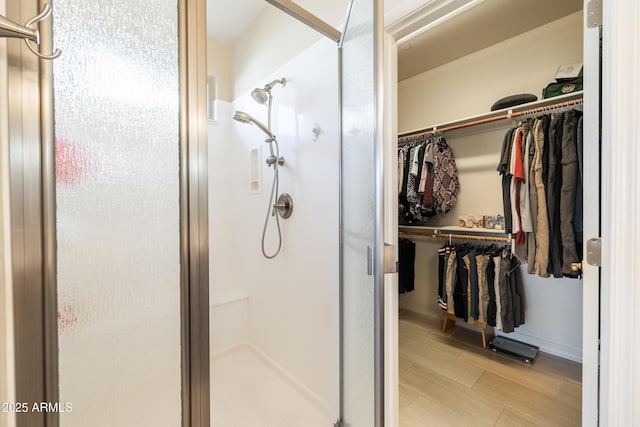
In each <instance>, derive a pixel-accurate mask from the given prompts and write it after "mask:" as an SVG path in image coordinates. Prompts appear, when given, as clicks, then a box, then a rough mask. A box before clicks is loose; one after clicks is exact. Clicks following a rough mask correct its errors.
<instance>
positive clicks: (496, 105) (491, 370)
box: [387, 0, 599, 426]
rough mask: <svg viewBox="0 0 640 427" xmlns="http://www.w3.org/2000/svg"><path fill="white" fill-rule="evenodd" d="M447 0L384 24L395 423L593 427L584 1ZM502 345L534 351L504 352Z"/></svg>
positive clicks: (588, 50)
mask: <svg viewBox="0 0 640 427" xmlns="http://www.w3.org/2000/svg"><path fill="white" fill-rule="evenodd" d="M444 3H447V2H443V3H441V4H442V8H443V9H442V10H438V8H437V7H433V8H432V10H430V11H429V10H425V8H426V9H428V5H427V6H424V7H423V8H422V9H419V10H417V11H416V16H415V18H413V19H411V18H410V17H405V19H404V24H403V25H404V27H402V25H401V24H402V22H400V24H395V27H394V26H392V27H388V28H387V30H388V31H389V32H391V33H392V34H393V36H394V38H395V41H396V42H397V52H398V55H397V56H398V68H397V70H398V91H397V96H398V101H397V104H398V105H397V110H398V116H397V118H398V123H397V131H398V138H397V147H396V149H395V151H396V153H397V155H398V168H397V172H396V171H394V175H396V176H397V178H398V181H397V195H398V224H399V225H398V235H399V242H398V247H399V263H398V267H399V277H398V288H399V296H398V301H399V327H398V329H399V344H398V348H399V353H398V360H399V368H398V371H399V388H400V401H399V408H400V410H399V414H400V415H399V418H400V425H402V426H423V425H425V426H426V425H458V426H466V425H502V426H512V425H545V426H550V425H563V426H564V425H580V424H581V423H582V421H583V417H585V415H583V414H587V415H586V418H588V419H587V420H585V425H590V424H591V421H592V419H591V418H590V417H591V416H592V414H593V413H594V412H590V411H591V410H590V409H589V410H587V411H586V412H583V405H590V406H592V407H593V411H597V404H595V402H594V401H593V400H591V399H592V398H593V396H595V395H596V393H597V390H596V387H594V386H593V381H594V378H596V379H597V373H596V374H593V369H596V370H597V364H596V365H595V366H596V367H595V368H594V363H593V354H597V349H595V350H594V349H593V348H592V347H593V346H592V345H591V344H592V340H593V337H594V336H595V337H596V338H595V339H596V340H597V316H598V308H597V306H598V305H597V296H596V298H595V299H596V303H595V306H593V305H592V306H591V307H587V309H586V311H585V309H584V307H583V305H584V303H585V302H586V301H590V300H591V299H593V296H592V295H593V294H589V293H588V292H591V290H590V289H587V288H588V286H587V285H590V284H593V283H595V286H596V287H597V277H596V278H594V277H593V275H592V274H591V273H592V271H590V270H589V269H588V268H583V266H582V261H583V260H582V258H583V256H582V254H583V251H584V246H585V245H586V240H587V239H588V238H589V237H590V235H589V234H588V233H589V232H590V229H589V227H590V224H592V223H593V221H594V218H593V217H592V215H593V212H597V211H598V197H599V195H598V191H599V190H598V175H599V174H598V169H597V164H598V163H597V154H595V155H594V153H593V151H594V147H596V150H595V151H597V129H598V126H599V124H598V123H597V120H595V121H593V120H591V121H586V120H587V119H588V118H589V117H593V115H592V114H591V112H592V111H594V108H596V110H595V111H597V108H598V107H597V106H595V107H594V103H595V104H597V103H598V101H597V100H598V93H597V84H596V86H595V88H596V90H595V91H594V90H593V87H594V86H593V85H591V86H589V81H590V82H593V79H594V78H595V80H596V81H597V79H598V78H599V75H598V74H597V73H598V70H597V62H594V60H593V58H592V57H591V55H592V54H593V51H595V52H596V53H595V54H593V56H594V57H597V49H598V45H597V40H598V37H599V36H598V34H593V35H592V34H591V33H589V29H587V28H585V26H586V23H585V22H583V21H584V17H585V13H584V11H583V1H582V0H562V1H551V0H549V1H546V0H545V1H537V0H522V1H512V0H484V1H479V2H478V1H475V2H468V4H467V6H465V7H462V8H459V9H457V10H456V11H453V12H452V11H449V12H448V13H445V12H446V11H444V8H445V7H446V5H443V4H444ZM449 3H451V2H449ZM429 15H431V16H432V17H431V19H428V16H429ZM421 20H422V22H423V23H424V25H422V26H420V25H418V24H417V23H418V22H421ZM593 31H595V32H597V29H595V30H593ZM596 61H597V59H596ZM594 64H596V66H595V72H594V71H593V70H594ZM589 73H592V74H589ZM589 78H591V79H592V80H589ZM583 79H584V80H585V81H586V82H587V83H584V86H583ZM553 83H559V85H558V84H556V85H553ZM556 87H558V91H557V92H552V91H553V90H555V89H556ZM545 88H546V96H545V94H544V93H543V89H545ZM514 95H517V96H516V97H515V98H517V99H515V100H513V99H512V98H511V97H512V96H514ZM523 95H533V96H523ZM499 101H500V102H499ZM594 129H595V132H594ZM594 134H596V137H595V143H594ZM583 138H584V142H583ZM594 144H595V145H594ZM563 150H564V151H563ZM594 156H595V157H594ZM594 159H595V168H594V167H593V165H594V163H593V162H594ZM518 165H519V167H518ZM563 177H564V181H563ZM583 187H584V189H583ZM583 211H584V212H583ZM595 221H596V223H597V218H596V219H595ZM583 223H584V225H583ZM584 263H585V264H586V260H585V262H584ZM456 281H457V282H456ZM499 282H500V283H499ZM505 284H506V285H505ZM596 292H597V290H596ZM594 307H595V308H594ZM594 316H595V322H596V323H595V325H596V327H595V328H594V326H593V325H594V323H593V320H594V319H593V318H594ZM504 338H506V341H507V342H508V344H507V346H508V345H510V344H509V343H510V342H511V340H515V341H516V342H517V343H523V344H526V348H527V351H529V350H530V351H532V352H533V353H531V357H529V356H523V355H522V354H520V353H518V352H516V353H515V354H507V353H505V352H503V351H501V350H503V348H500V340H501V339H503V341H504ZM494 339H495V340H496V341H495V342H494V343H495V345H494V347H498V351H496V350H495V349H492V348H491V347H492V345H491V342H492V341H493V340H494ZM516 345H518V344H516ZM594 352H595V353H594ZM596 357H597V356H596ZM583 368H584V369H585V371H583ZM583 372H586V373H583ZM583 376H584V378H585V380H586V384H585V383H583ZM583 388H584V390H585V393H584V396H583Z"/></svg>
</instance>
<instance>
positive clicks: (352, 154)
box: [341, 0, 383, 427]
mask: <svg viewBox="0 0 640 427" xmlns="http://www.w3.org/2000/svg"><path fill="white" fill-rule="evenodd" d="M380 6H381V2H379V1H376V0H356V1H354V3H353V8H352V12H351V16H350V19H349V23H348V26H347V28H346V29H345V33H344V35H343V38H344V43H343V46H342V49H341V58H342V59H341V75H342V77H341V85H342V128H343V129H342V215H341V218H342V230H341V237H342V246H341V249H342V259H341V263H342V365H343V374H342V413H343V418H344V422H345V425H347V426H354V427H356V426H357V427H359V426H363V427H365V426H366V427H370V426H382V423H383V418H382V417H383V407H382V406H383V393H382V386H383V384H382V378H383V375H382V374H383V368H382V342H383V338H382V320H383V317H382V290H383V288H382V279H383V273H382V271H381V265H382V262H381V261H382V260H381V255H382V254H381V252H382V246H383V244H382V176H381V173H382V169H381V168H380V167H378V164H381V157H380V156H381V147H382V145H381V139H380V134H379V129H378V126H377V124H376V123H377V122H378V117H377V111H378V108H377V106H376V102H377V94H376V89H377V88H376V80H377V77H379V76H377V74H376V73H375V69H376V67H375V65H376V60H378V59H380V58H377V56H376V54H375V47H376V44H377V43H378V40H377V37H376V34H377V33H379V30H380V28H381V27H380V26H379V23H378V22H376V17H377V16H378V15H377V14H378V13H379V10H380V9H381V7H380Z"/></svg>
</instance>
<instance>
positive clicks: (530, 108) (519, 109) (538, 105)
mask: <svg viewBox="0 0 640 427" xmlns="http://www.w3.org/2000/svg"><path fill="white" fill-rule="evenodd" d="M582 99H583V91H577V92H573V93H569V94H567V95H560V96H556V97H553V98H547V99H541V100H539V101H534V102H528V103H526V104H520V105H516V106H513V107H509V108H503V109H502V110H496V111H491V112H489V113H484V114H479V115H477V116H472V117H467V118H464V119H458V120H453V121H450V122H446V123H440V124H437V125H432V126H426V127H424V128H421V129H415V130H411V131H408V132H403V133H401V134H399V135H398V137H399V138H403V137H410V136H417V135H420V134H424V133H433V132H438V131H439V132H446V131H450V130H454V129H460V128H465V127H469V126H476V125H479V124H484V123H490V122H495V121H498V120H506V119H511V118H514V117H519V116H524V115H527V114H532V113H539V112H542V111H545V110H546V109H549V110H551V109H554V108H561V107H568V106H571V105H575V104H581V103H582Z"/></svg>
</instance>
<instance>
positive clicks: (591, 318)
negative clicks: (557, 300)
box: [385, 0, 608, 426]
mask: <svg viewBox="0 0 640 427" xmlns="http://www.w3.org/2000/svg"><path fill="white" fill-rule="evenodd" d="M588 2H589V0H584V15H585V22H586V16H587V3H588ZM474 5H475V3H474V2H471V1H467V0H444V1H442V2H432V3H425V2H424V1H421V0H405V2H403V3H401V4H400V5H399V6H398V7H397V8H395V9H393V10H391V11H389V13H388V15H387V16H388V17H389V21H390V22H387V23H385V29H386V32H387V34H388V43H389V44H392V45H393V46H394V48H395V49H396V50H397V44H398V42H399V41H402V40H403V39H405V40H406V39H407V38H409V37H411V36H412V35H413V34H419V33H422V32H423V31H426V30H428V28H430V26H432V25H433V24H432V23H434V22H442V21H444V20H447V19H450V18H453V17H454V16H456V15H458V14H459V13H463V12H464V11H465V10H467V9H469V8H470V7H473V6H474ZM583 28H585V29H584V34H585V39H584V42H583V46H584V55H585V58H584V65H585V69H587V67H590V69H591V70H592V71H593V70H597V76H598V77H600V72H599V62H598V61H599V40H597V38H598V37H597V35H594V31H595V32H597V31H598V30H597V29H590V28H586V27H583ZM385 60H386V63H385V70H386V72H387V75H391V74H394V75H395V74H396V73H397V67H398V58H397V55H396V56H395V57H393V56H386V57H385ZM585 74H587V73H585ZM596 80H599V79H596ZM387 83H388V84H390V85H391V87H392V89H391V91H390V92H389V93H390V96H389V98H390V99H389V100H387V102H386V104H385V108H386V111H389V112H390V114H392V115H393V116H394V119H395V120H394V121H393V123H395V125H396V127H397V114H398V110H397V104H396V105H393V102H397V93H398V85H397V81H396V82H389V80H387ZM598 83H599V82H598V81H593V80H591V81H586V82H585V94H586V95H585V98H586V100H587V102H585V104H587V103H589V104H588V105H585V115H588V116H591V117H592V118H595V120H592V122H591V125H590V128H591V130H589V132H592V135H593V138H591V139H590V140H587V139H588V137H587V136H586V134H587V129H588V128H587V127H585V152H586V150H587V146H588V144H591V147H592V148H593V151H594V152H595V154H594V155H593V156H590V157H589V156H585V163H586V162H590V163H587V165H588V164H592V165H593V164H595V165H596V166H597V165H598V161H599V153H598V146H599V140H598V137H599V127H600V123H599V119H598V115H599V110H600V90H599V86H598ZM586 126H589V125H586ZM396 136H397V135H387V138H391V137H393V138H395V137H396ZM396 148H397V144H396V143H395V142H394V141H387V144H386V146H385V155H387V156H388V157H391V156H394V153H395V150H396ZM388 167H389V169H388V170H386V171H385V173H386V174H387V176H386V180H387V181H391V180H392V177H394V176H395V171H394V166H393V165H390V166H388ZM602 168H603V169H602V171H601V174H605V173H607V172H606V171H607V170H608V169H607V167H606V165H604V164H603V165H602ZM586 170H590V169H588V168H586ZM587 175H588V174H585V186H586V185H587V184H588V183H589V185H593V186H594V188H595V189H596V190H595V193H596V194H595V195H593V194H592V195H591V196H597V195H598V193H599V191H600V190H599V185H598V176H593V175H592V176H587ZM594 180H595V184H594ZM585 200H587V197H585ZM603 203H604V200H603ZM387 208H388V209H391V207H389V206H387ZM599 221H600V212H598V210H592V211H589V212H588V211H587V210H585V221H584V227H585V232H584V238H585V241H586V239H588V238H591V237H598V236H599V235H600V233H599ZM396 229H397V217H396ZM584 251H585V257H583V258H585V259H586V248H585V249H584ZM585 264H586V263H585ZM585 272H586V273H587V274H589V278H588V279H587V280H584V281H583V322H582V323H583V348H582V357H583V368H582V372H583V373H582V375H583V382H582V385H583V386H582V402H583V405H582V422H583V424H584V425H589V426H591V425H593V426H596V425H598V400H599V399H598V397H599V392H598V384H599V381H600V379H599V370H598V359H599V348H598V339H599V327H600V318H599V310H600V296H599V283H600V274H599V268H598V267H593V266H586V268H585ZM387 298H388V299H389V298H391V299H392V300H394V301H387V304H386V306H387V310H391V309H392V307H396V308H397V306H398V304H397V301H398V296H397V293H396V294H393V293H389V294H388V297H387ZM394 302H395V304H394ZM394 313H396V311H391V312H390V311H387V313H386V328H387V330H388V331H389V332H394V333H395V334H398V326H397V319H395V320H393V319H392V318H393V315H394ZM585 313H586V315H585ZM396 317H397V316H396ZM394 322H395V324H394ZM394 341H395V342H396V345H395V348H394V347H393V346H394V344H393V343H394ZM386 351H387V353H391V352H392V351H395V352H396V353H397V352H398V347H397V337H396V338H395V339H394V338H393V337H391V336H387V348H386ZM387 369H393V370H397V367H394V366H392V365H388V366H387ZM387 375H388V376H390V377H391V375H392V374H389V373H388V374H387ZM389 387H391V384H390V385H389ZM394 387H395V389H396V390H397V383H396V384H395V385H394ZM387 392H388V393H389V392H390V390H388V391H387ZM396 394H397V393H396ZM388 405H391V407H395V408H397V407H398V406H397V405H398V402H397V399H396V402H391V401H390V402H388ZM601 405H604V402H602V401H601ZM393 425H398V424H397V422H396V424H393Z"/></svg>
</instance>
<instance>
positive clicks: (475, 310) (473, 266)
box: [466, 249, 480, 320]
mask: <svg viewBox="0 0 640 427" xmlns="http://www.w3.org/2000/svg"><path fill="white" fill-rule="evenodd" d="M466 258H467V259H468V260H469V270H468V271H469V279H468V280H469V288H470V290H471V307H469V309H470V310H471V313H469V320H478V319H479V318H480V309H479V307H478V305H479V301H478V295H479V292H478V265H477V262H476V251H475V249H471V250H470V251H469V253H468V254H467V255H466ZM467 292H468V291H467Z"/></svg>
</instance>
